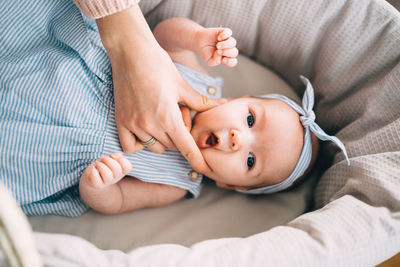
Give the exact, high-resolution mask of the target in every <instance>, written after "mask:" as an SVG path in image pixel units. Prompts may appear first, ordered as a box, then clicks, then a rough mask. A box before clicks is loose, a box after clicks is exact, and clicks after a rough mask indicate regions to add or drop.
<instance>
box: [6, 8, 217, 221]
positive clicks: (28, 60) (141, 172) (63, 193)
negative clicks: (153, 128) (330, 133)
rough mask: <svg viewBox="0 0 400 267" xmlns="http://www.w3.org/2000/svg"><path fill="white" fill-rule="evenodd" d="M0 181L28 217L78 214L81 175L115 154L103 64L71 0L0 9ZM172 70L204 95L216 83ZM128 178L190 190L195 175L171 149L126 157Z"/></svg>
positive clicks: (97, 43) (94, 37)
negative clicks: (127, 159) (128, 161)
mask: <svg viewBox="0 0 400 267" xmlns="http://www.w3.org/2000/svg"><path fill="white" fill-rule="evenodd" d="M0 18H2V19H1V22H0V23H1V24H0V25H1V30H0V46H1V49H0V181H2V182H3V183H4V184H5V185H6V186H7V187H8V188H9V189H10V190H11V191H12V193H13V194H14V196H15V197H16V199H17V201H18V203H19V204H20V206H21V208H22V210H23V211H24V212H25V213H26V214H28V215H43V214H57V215H64V216H79V215H81V214H82V213H84V212H85V211H87V210H88V207H87V205H86V204H85V203H84V202H83V201H82V199H81V198H80V196H79V190H78V183H79V178H80V176H81V175H82V173H83V171H84V170H85V168H86V167H87V166H89V165H90V164H91V163H92V162H93V161H95V160H97V159H99V158H100V157H101V156H103V155H108V154H111V153H114V152H116V151H121V148H120V145H119V141H118V134H117V131H116V126H115V119H114V102H113V91H112V76H111V66H110V62H109V60H108V57H107V54H106V52H105V49H104V48H103V46H102V43H101V39H100V37H99V34H98V31H97V27H96V23H95V21H94V20H89V19H87V18H86V17H84V16H83V15H82V14H81V12H80V11H79V9H78V8H77V7H76V6H75V5H74V3H73V2H72V1H66V0H63V1H37V2H35V4H32V3H31V2H30V1H12V4H11V3H10V4H9V5H6V6H4V7H2V8H1V9H0ZM177 68H178V70H179V71H180V73H181V74H182V76H183V77H184V79H185V80H187V81H188V82H189V84H190V85H191V86H192V87H193V88H195V89H196V90H198V91H199V92H200V93H202V94H206V95H207V88H208V86H213V87H215V88H217V94H216V95H215V97H218V96H220V88H221V85H222V80H221V79H220V78H212V77H210V76H208V75H206V74H203V73H198V72H195V71H192V70H190V69H188V68H186V67H184V66H181V65H178V64H177ZM125 156H126V157H128V158H129V160H130V161H131V163H132V165H133V169H132V171H131V173H129V175H131V176H134V177H137V178H139V179H141V180H143V181H146V182H155V183H165V184H170V185H174V186H178V187H181V188H184V189H186V190H188V191H189V192H190V193H191V194H192V195H193V196H194V197H196V196H198V194H199V192H200V188H201V178H200V179H198V180H196V181H192V180H191V179H190V178H189V175H188V174H189V172H190V171H191V167H190V165H189V164H188V162H187V161H186V160H185V159H184V158H183V156H182V155H181V154H180V153H179V152H176V151H169V150H167V151H166V152H165V153H163V154H161V155H158V154H153V153H151V151H149V150H147V149H143V150H141V151H139V152H137V153H135V154H132V155H126V154H125Z"/></svg>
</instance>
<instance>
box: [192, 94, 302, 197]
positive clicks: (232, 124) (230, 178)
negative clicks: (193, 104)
mask: <svg viewBox="0 0 400 267" xmlns="http://www.w3.org/2000/svg"><path fill="white" fill-rule="evenodd" d="M193 123H194V125H193V127H192V130H191V134H192V136H193V138H194V140H195V141H196V143H197V145H198V146H199V148H200V150H201V152H202V154H203V157H204V159H205V160H206V162H207V164H208V165H209V166H210V168H211V169H212V171H213V173H212V174H211V175H209V177H210V178H211V179H213V180H215V181H216V182H217V185H219V186H221V187H226V188H230V189H242V190H246V189H249V188H256V187H262V186H267V185H273V184H277V183H279V182H281V181H282V180H284V179H285V178H286V177H288V176H289V174H290V173H291V172H292V170H293V169H294V167H295V165H296V163H297V161H298V159H299V157H300V152H301V149H302V146H303V138H304V137H303V135H304V133H303V127H302V125H301V123H300V121H299V115H298V114H297V112H296V111H294V110H293V109H292V108H291V107H289V106H288V105H287V104H286V103H284V102H283V101H280V100H276V99H260V98H253V97H242V98H237V99H234V100H231V101H229V102H228V103H227V104H223V105H220V106H218V107H215V108H213V109H210V110H208V111H205V112H201V113H198V114H197V115H196V117H195V118H194V121H193Z"/></svg>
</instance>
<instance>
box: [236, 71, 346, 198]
mask: <svg viewBox="0 0 400 267" xmlns="http://www.w3.org/2000/svg"><path fill="white" fill-rule="evenodd" d="M300 79H301V80H302V82H303V83H304V85H305V86H306V91H305V92H304V96H303V100H302V106H300V105H298V104H297V103H296V102H294V101H293V100H291V99H290V98H288V97H286V96H283V95H279V94H267V95H261V96H258V97H261V98H273V99H279V100H282V101H283V102H285V103H286V104H288V105H289V106H290V107H291V108H293V109H294V110H295V111H296V112H297V113H299V115H300V121H301V124H302V125H303V127H304V144H303V148H302V151H301V153H300V157H299V160H298V162H297V164H296V166H295V168H294V169H293V171H292V173H291V174H290V175H289V177H287V178H286V179H285V180H283V181H282V182H280V183H278V184H275V185H270V186H265V187H261V188H255V189H251V190H248V191H241V190H238V191H240V192H243V193H247V194H272V193H276V192H279V191H282V190H285V189H286V188H289V187H290V186H291V185H292V184H293V183H294V182H295V181H296V180H297V179H298V178H300V177H301V176H302V175H303V174H304V172H305V171H306V170H307V168H308V166H309V165H310V161H311V156H312V141H311V132H312V133H314V135H315V136H317V137H318V138H319V139H320V140H323V141H331V142H334V143H335V144H336V145H337V146H338V147H339V148H340V149H341V150H342V151H343V153H344V156H345V158H346V162H347V164H350V161H349V158H348V156H347V152H346V148H345V147H344V144H343V143H342V142H341V141H340V140H339V139H338V138H337V137H335V136H330V135H328V134H327V133H325V132H324V131H323V130H322V129H321V127H319V126H318V124H317V123H316V122H315V113H314V111H313V107H314V89H313V87H312V85H311V82H310V81H309V80H308V79H307V78H305V77H304V76H300Z"/></svg>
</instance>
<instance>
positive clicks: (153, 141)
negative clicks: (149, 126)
mask: <svg viewBox="0 0 400 267" xmlns="http://www.w3.org/2000/svg"><path fill="white" fill-rule="evenodd" d="M156 141H157V140H156V139H155V138H154V137H151V138H150V139H149V140H148V141H146V142H142V145H144V146H145V147H149V146H152V145H154V144H155V143H156Z"/></svg>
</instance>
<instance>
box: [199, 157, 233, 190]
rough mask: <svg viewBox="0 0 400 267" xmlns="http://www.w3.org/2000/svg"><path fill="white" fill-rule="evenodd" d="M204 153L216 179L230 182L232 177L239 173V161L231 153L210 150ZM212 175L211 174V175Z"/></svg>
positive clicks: (213, 177)
mask: <svg viewBox="0 0 400 267" xmlns="http://www.w3.org/2000/svg"><path fill="white" fill-rule="evenodd" d="M205 152H207V153H203V156H204V159H205V161H206V162H207V164H208V165H209V166H210V168H211V170H212V171H213V175H212V177H209V178H211V179H213V180H215V181H220V182H226V183H229V182H230V179H231V178H232V177H234V176H235V175H237V174H238V162H237V160H236V159H235V158H234V157H232V156H231V155H230V154H229V153H226V152H221V151H214V150H209V151H205ZM210 176H211V175H210Z"/></svg>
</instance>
